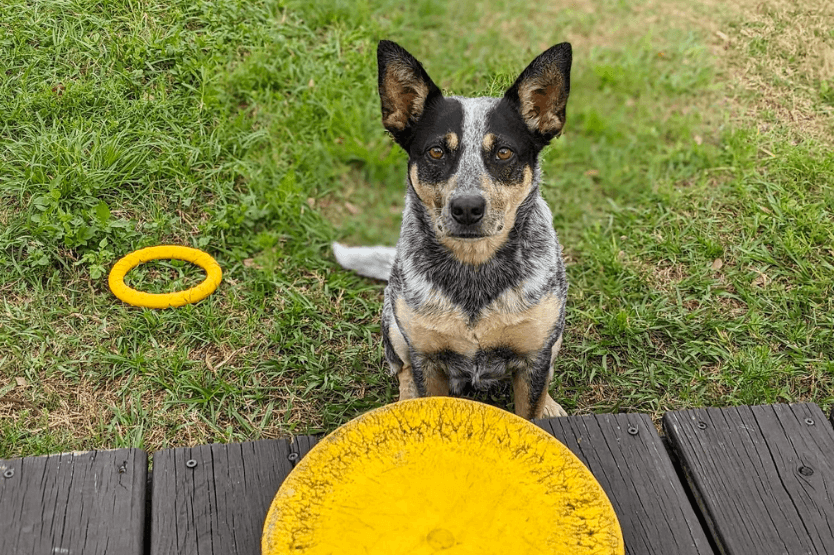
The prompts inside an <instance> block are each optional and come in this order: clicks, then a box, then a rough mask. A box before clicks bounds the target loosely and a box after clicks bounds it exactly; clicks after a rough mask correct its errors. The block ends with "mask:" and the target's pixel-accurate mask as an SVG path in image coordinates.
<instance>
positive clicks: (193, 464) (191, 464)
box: [185, 459, 197, 468]
mask: <svg viewBox="0 0 834 555" xmlns="http://www.w3.org/2000/svg"><path fill="white" fill-rule="evenodd" d="M185 466H186V468H195V467H196V466H197V461H195V460H194V459H188V460H187V461H185Z"/></svg>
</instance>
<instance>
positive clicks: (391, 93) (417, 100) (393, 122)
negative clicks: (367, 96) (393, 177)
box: [376, 40, 443, 150]
mask: <svg viewBox="0 0 834 555" xmlns="http://www.w3.org/2000/svg"><path fill="white" fill-rule="evenodd" d="M376 56H377V63H378V65H379V98H380V100H381V101H382V125H384V126H385V129H387V130H388V131H389V132H390V133H391V134H392V135H393V136H394V139H395V140H396V141H397V142H398V143H399V144H400V146H402V147H403V148H404V149H406V150H408V145H409V143H410V142H411V135H412V133H413V130H414V124H415V123H417V121H418V120H419V119H420V116H421V115H422V114H423V110H425V108H426V105H427V104H428V103H429V102H430V101H432V100H434V99H435V98H437V97H442V96H443V95H442V93H441V92H440V89H439V88H437V85H435V84H434V82H432V80H431V78H430V77H429V75H428V73H426V70H424V69H423V65H422V64H421V63H420V62H418V61H417V59H416V58H414V56H412V55H411V54H409V53H408V52H406V50H405V49H404V48H403V47H401V46H400V45H399V44H397V43H395V42H391V41H389V40H382V41H379V46H378V47H377V51H376Z"/></svg>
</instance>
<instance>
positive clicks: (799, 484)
mask: <svg viewBox="0 0 834 555" xmlns="http://www.w3.org/2000/svg"><path fill="white" fill-rule="evenodd" d="M663 425H664V429H665V430H666V433H667V434H668V436H669V439H670V441H671V443H672V446H673V448H674V449H675V451H676V452H677V454H678V457H679V458H680V460H681V463H682V465H683V467H684V469H685V472H686V476H687V480H688V481H689V482H690V483H691V486H692V490H693V492H694V494H695V496H696V498H697V499H698V502H699V504H700V505H701V506H702V507H703V510H704V513H705V515H706V518H707V522H708V523H709V527H710V528H711V530H712V533H713V536H714V538H715V540H716V542H717V544H718V545H719V547H720V548H721V550H722V553H726V554H727V555H748V554H750V553H756V554H758V555H768V554H773V555H777V554H778V555H782V554H784V553H791V554H794V553H796V554H803V555H811V554H814V555H816V554H819V555H823V554H829V555H830V554H831V553H834V458H832V453H834V430H833V429H832V428H831V426H830V424H829V423H828V421H827V420H826V418H825V415H824V414H823V413H822V411H821V410H820V409H819V407H817V406H816V405H813V404H797V405H767V406H758V407H746V406H744V407H730V408H724V409H718V408H710V409H695V410H687V411H679V412H671V413H668V414H666V415H665V416H664V418H663Z"/></svg>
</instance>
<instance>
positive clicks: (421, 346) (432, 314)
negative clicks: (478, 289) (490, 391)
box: [394, 289, 562, 358]
mask: <svg viewBox="0 0 834 555" xmlns="http://www.w3.org/2000/svg"><path fill="white" fill-rule="evenodd" d="M561 306H562V299H560V298H558V297H556V296H555V295H552V294H547V295H544V296H543V297H541V298H540V299H538V300H537V301H536V302H530V301H528V300H526V299H525V296H524V294H523V292H521V291H520V290H515V289H514V290H508V291H507V292H505V293H503V294H502V295H501V296H500V297H498V298H497V299H496V300H495V301H493V302H492V303H490V304H489V305H488V306H486V307H485V308H483V309H482V310H481V311H480V312H479V313H478V314H477V315H476V316H475V317H474V318H473V317H470V316H469V315H468V314H466V313H465V312H464V311H463V310H462V309H461V308H460V307H458V306H455V305H454V304H453V303H452V302H451V301H450V300H449V299H448V298H446V297H445V296H443V295H441V294H438V293H435V294H433V295H432V296H430V298H428V299H427V300H426V301H425V302H423V303H422V304H421V305H419V306H417V307H411V306H409V305H408V303H406V302H405V300H404V299H402V298H400V299H398V300H397V301H396V303H395V306H394V310H395V313H396V315H397V322H398V324H399V326H400V329H401V330H402V332H403V334H404V336H405V337H406V339H407V341H408V343H409V345H410V346H411V348H413V349H414V350H415V351H417V352H420V353H423V354H427V355H430V354H434V353H444V352H446V353H454V354H458V355H462V356H464V357H467V358H474V357H476V356H477V355H478V354H479V353H483V352H490V351H492V350H495V349H508V350H510V351H512V352H513V353H515V354H516V355H518V356H527V355H533V354H535V353H538V352H539V351H541V349H542V348H544V347H545V345H546V343H547V341H548V339H550V336H551V334H552V331H553V329H554V327H555V325H556V323H557V322H558V319H559V314H560V309H561Z"/></svg>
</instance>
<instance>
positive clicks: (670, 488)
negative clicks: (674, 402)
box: [536, 414, 713, 555]
mask: <svg viewBox="0 0 834 555" xmlns="http://www.w3.org/2000/svg"><path fill="white" fill-rule="evenodd" d="M536 424H538V425H539V426H541V427H542V428H543V429H544V430H546V431H548V432H550V433H551V434H553V435H554V436H555V437H556V439H558V440H559V441H561V442H562V443H564V444H565V445H566V446H567V447H568V448H569V449H570V450H571V451H573V453H574V454H575V455H576V456H577V457H579V459H581V460H582V462H583V463H585V465H586V466H587V467H588V469H589V470H590V471H591V472H592V473H593V475H594V476H595V477H596V479H597V481H598V482H599V483H600V485H601V486H602V488H603V489H604V490H605V492H606V493H607V494H608V498H609V499H610V500H611V503H612V505H613V506H614V511H615V512H616V513H617V517H618V518H619V521H620V526H621V527H622V530H623V539H624V541H625V546H626V553H627V554H629V555H654V554H663V555H668V554H671V553H674V554H676V555H705V554H712V553H713V550H712V548H711V547H710V543H709V540H708V539H707V534H706V533H705V532H704V530H703V529H702V527H701V524H700V523H699V522H698V517H697V516H696V512H695V510H694V509H693V507H692V504H691V503H690V501H689V499H688V498H687V495H686V491H685V488H684V486H683V485H682V484H681V483H680V480H679V479H678V476H677V474H676V472H675V469H674V466H673V465H672V462H671V460H670V459H669V455H668V454H667V452H666V449H665V448H664V446H663V440H661V438H660V436H659V435H658V434H657V431H656V430H655V427H654V425H653V424H652V421H651V419H650V418H649V417H648V416H647V415H645V414H598V415H586V416H571V417H567V418H551V419H548V420H540V421H537V422H536Z"/></svg>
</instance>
